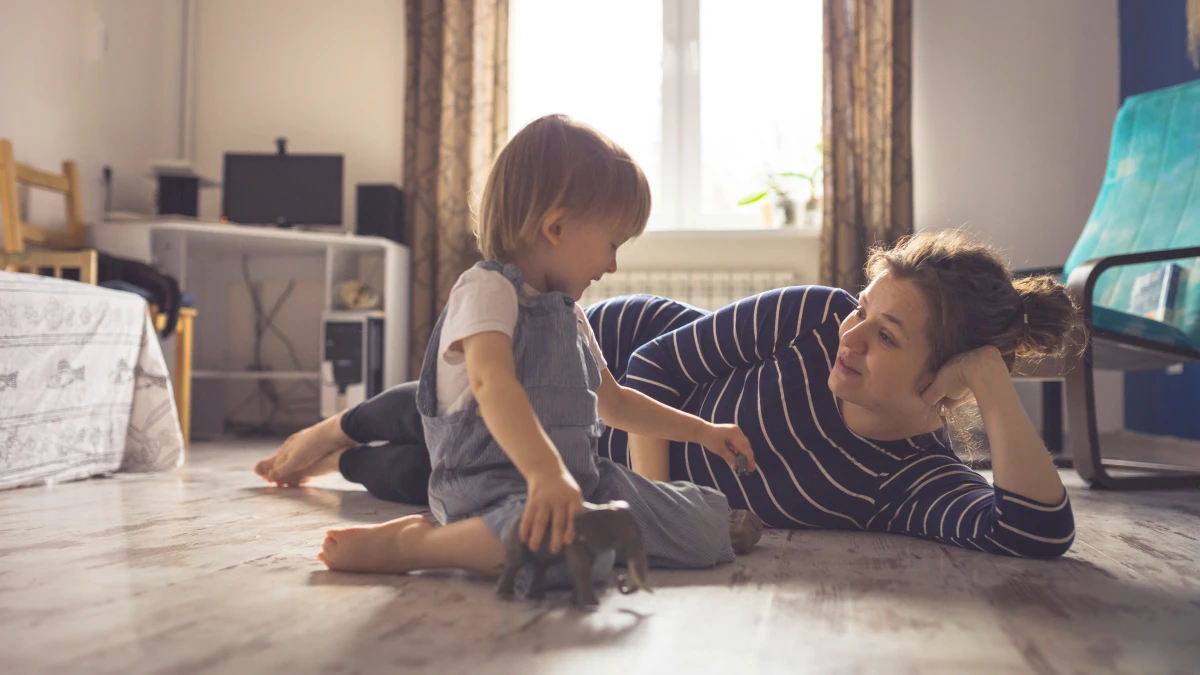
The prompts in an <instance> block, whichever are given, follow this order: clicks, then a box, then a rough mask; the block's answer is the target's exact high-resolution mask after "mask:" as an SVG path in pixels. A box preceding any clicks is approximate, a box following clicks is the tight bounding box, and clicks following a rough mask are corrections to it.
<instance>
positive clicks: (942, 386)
mask: <svg viewBox="0 0 1200 675" xmlns="http://www.w3.org/2000/svg"><path fill="white" fill-rule="evenodd" d="M996 375H1002V376H1003V377H1005V378H1007V377H1008V376H1009V375H1008V366H1006V365H1004V357H1002V356H1000V350H999V349H996V348H995V347H993V346H992V345H987V346H984V347H980V348H978V349H972V350H971V351H968V352H963V353H961V354H958V355H956V356H954V357H952V358H951V359H950V360H949V361H947V362H946V364H945V365H943V366H942V368H941V370H939V371H938V372H937V375H935V376H934V378H933V382H931V383H930V384H929V386H928V387H926V388H925V391H923V392H921V399H922V400H923V401H925V404H926V405H929V406H934V405H937V404H938V403H939V402H940V403H941V404H942V405H943V406H945V407H946V408H948V409H951V410H952V409H954V408H956V407H958V406H959V405H960V404H962V403H963V402H964V401H966V400H967V399H968V398H970V397H971V392H972V391H973V390H974V388H975V387H977V386H979V384H980V383H981V382H982V381H983V379H982V378H985V377H993V376H996Z"/></svg>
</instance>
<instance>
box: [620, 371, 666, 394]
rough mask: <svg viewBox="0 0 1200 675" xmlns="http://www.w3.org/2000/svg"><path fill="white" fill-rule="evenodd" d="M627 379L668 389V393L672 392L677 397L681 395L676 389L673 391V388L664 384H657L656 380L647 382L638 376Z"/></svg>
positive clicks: (630, 376)
mask: <svg viewBox="0 0 1200 675" xmlns="http://www.w3.org/2000/svg"><path fill="white" fill-rule="evenodd" d="M627 379H630V380H637V381H638V382H645V383H646V384H653V385H655V386H657V387H662V388H663V389H666V390H667V391H669V392H671V393H672V394H675V395H676V396H678V395H679V392H677V391H675V389H673V388H671V387H668V386H667V385H665V384H663V383H662V382H655V381H654V380H647V379H646V378H644V377H638V376H636V375H629V376H628V378H627Z"/></svg>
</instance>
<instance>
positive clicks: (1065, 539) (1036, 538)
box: [996, 520, 1075, 544]
mask: <svg viewBox="0 0 1200 675" xmlns="http://www.w3.org/2000/svg"><path fill="white" fill-rule="evenodd" d="M996 522H997V523H999V524H1000V527H1003V528H1004V529H1006V530H1010V531H1012V532H1016V533H1017V534H1019V535H1021V536H1022V537H1027V538H1029V539H1032V540H1034V541H1040V542H1042V543H1044V544H1065V543H1067V542H1068V541H1071V540H1072V539H1074V538H1075V529H1074V528H1072V529H1071V534H1068V535H1067V536H1065V537H1063V538H1061V539H1053V538H1050V537H1039V536H1038V535H1036V534H1031V533H1029V532H1026V531H1025V530H1018V529H1017V528H1015V527H1013V526H1012V525H1009V524H1008V523H1006V522H1004V521H1003V520H998V521H996Z"/></svg>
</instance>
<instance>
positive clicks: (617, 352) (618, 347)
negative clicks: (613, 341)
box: [600, 300, 629, 363]
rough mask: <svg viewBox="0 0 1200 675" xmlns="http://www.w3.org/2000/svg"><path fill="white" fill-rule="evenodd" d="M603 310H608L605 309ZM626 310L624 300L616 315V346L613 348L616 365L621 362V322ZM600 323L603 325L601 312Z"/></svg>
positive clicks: (626, 302) (626, 305) (627, 302)
mask: <svg viewBox="0 0 1200 675" xmlns="http://www.w3.org/2000/svg"><path fill="white" fill-rule="evenodd" d="M604 309H608V308H607V307H605V308H604ZM627 309H629V301H628V300H626V301H625V303H624V304H622V305H621V313H620V314H618V315H617V345H616V347H615V351H614V352H613V360H614V361H615V362H616V363H620V362H621V321H622V320H623V319H624V318H625V310H627ZM600 323H601V325H603V323H604V312H603V311H601V312H600Z"/></svg>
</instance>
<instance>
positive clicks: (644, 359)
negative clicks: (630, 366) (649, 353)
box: [632, 352, 663, 370]
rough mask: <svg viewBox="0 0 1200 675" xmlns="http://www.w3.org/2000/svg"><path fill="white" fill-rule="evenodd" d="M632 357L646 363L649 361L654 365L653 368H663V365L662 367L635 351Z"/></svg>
mask: <svg viewBox="0 0 1200 675" xmlns="http://www.w3.org/2000/svg"><path fill="white" fill-rule="evenodd" d="M632 358H637V359H641V360H643V361H645V362H646V363H649V364H650V365H652V366H654V367H655V368H658V369H659V370H662V369H663V367H662V366H660V365H658V364H657V363H655V362H653V361H651V360H650V359H648V358H646V357H644V356H642V355H641V354H639V353H637V352H634V353H633V354H632Z"/></svg>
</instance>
